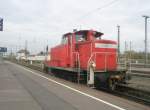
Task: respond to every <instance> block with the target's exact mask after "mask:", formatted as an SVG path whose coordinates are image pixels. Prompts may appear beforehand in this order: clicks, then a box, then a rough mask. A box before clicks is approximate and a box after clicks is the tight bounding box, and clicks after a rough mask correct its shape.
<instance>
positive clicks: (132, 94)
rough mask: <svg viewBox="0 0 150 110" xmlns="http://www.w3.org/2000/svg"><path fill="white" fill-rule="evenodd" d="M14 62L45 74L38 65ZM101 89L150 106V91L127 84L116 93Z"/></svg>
mask: <svg viewBox="0 0 150 110" xmlns="http://www.w3.org/2000/svg"><path fill="white" fill-rule="evenodd" d="M13 62H14V63H17V64H19V65H23V66H26V67H28V68H31V69H35V70H38V71H40V72H43V70H42V67H37V66H36V65H29V64H27V63H19V62H15V61H13ZM99 89H100V90H104V91H106V92H109V93H112V94H114V95H118V96H120V97H124V98H127V99H130V100H134V101H136V102H139V103H142V104H145V105H148V106H150V92H149V91H144V90H141V89H138V88H134V87H130V86H128V85H125V84H117V85H116V90H115V91H110V90H107V89H104V88H99Z"/></svg>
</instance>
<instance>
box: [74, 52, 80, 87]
mask: <svg viewBox="0 0 150 110" xmlns="http://www.w3.org/2000/svg"><path fill="white" fill-rule="evenodd" d="M73 54H75V55H76V56H77V57H76V60H77V62H78V76H77V77H78V84H79V83H80V56H79V52H73Z"/></svg>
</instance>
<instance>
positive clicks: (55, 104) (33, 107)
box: [0, 60, 149, 110]
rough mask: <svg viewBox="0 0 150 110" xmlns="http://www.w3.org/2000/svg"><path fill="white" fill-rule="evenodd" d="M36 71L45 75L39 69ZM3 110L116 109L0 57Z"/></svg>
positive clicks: (125, 104) (141, 109)
mask: <svg viewBox="0 0 150 110" xmlns="http://www.w3.org/2000/svg"><path fill="white" fill-rule="evenodd" d="M35 72H36V73H37V74H42V73H40V72H37V71H35ZM43 75H44V74H43ZM46 76H47V77H49V78H52V79H54V80H56V81H59V82H60V83H65V84H66V85H69V86H71V87H73V88H76V89H78V90H80V91H83V92H86V93H88V94H91V95H92V96H95V97H97V98H100V99H102V100H105V101H107V102H109V103H112V104H115V105H117V106H119V107H122V108H124V109H128V110H148V109H149V108H148V107H147V106H144V105H141V104H138V103H135V102H131V101H128V100H126V99H122V98H119V97H116V96H113V95H111V94H107V93H103V92H101V91H96V90H93V89H90V88H87V87H85V86H82V85H77V84H74V83H70V82H67V81H64V80H61V79H58V78H54V77H51V76H49V75H46ZM0 110H116V108H114V107H112V106H109V105H107V104H104V103H102V102H99V101H96V100H94V99H92V98H90V97H87V96H84V95H82V94H79V93H77V92H75V91H72V90H70V89H68V88H65V87H63V86H61V85H58V84H56V83H53V82H51V81H49V80H47V79H44V78H41V77H39V76H36V75H34V74H32V73H31V72H29V71H26V70H24V69H23V68H21V67H18V66H17V65H16V64H12V63H9V62H3V61H2V60H1V61H0Z"/></svg>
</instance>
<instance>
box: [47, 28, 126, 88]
mask: <svg viewBox="0 0 150 110" xmlns="http://www.w3.org/2000/svg"><path fill="white" fill-rule="evenodd" d="M102 35H103V33H101V32H97V31H93V30H80V31H74V32H73V33H66V34H64V35H63V37H62V41H61V44H60V45H57V46H56V47H54V48H51V51H50V53H49V55H50V58H48V59H46V60H45V63H44V69H45V70H46V71H47V72H48V73H50V74H53V75H55V76H59V77H63V78H66V79H68V80H73V81H77V82H78V83H80V82H86V83H87V84H88V85H90V86H93V85H96V86H103V87H109V88H110V89H114V88H115V85H116V84H117V83H124V82H125V76H126V71H125V70H118V69H117V43H116V42H115V41H112V40H104V39H102V38H101V36H102Z"/></svg>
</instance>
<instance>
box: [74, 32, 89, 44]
mask: <svg viewBox="0 0 150 110" xmlns="http://www.w3.org/2000/svg"><path fill="white" fill-rule="evenodd" d="M75 37H76V42H84V41H86V39H87V38H86V35H84V34H76V35H75Z"/></svg>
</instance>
